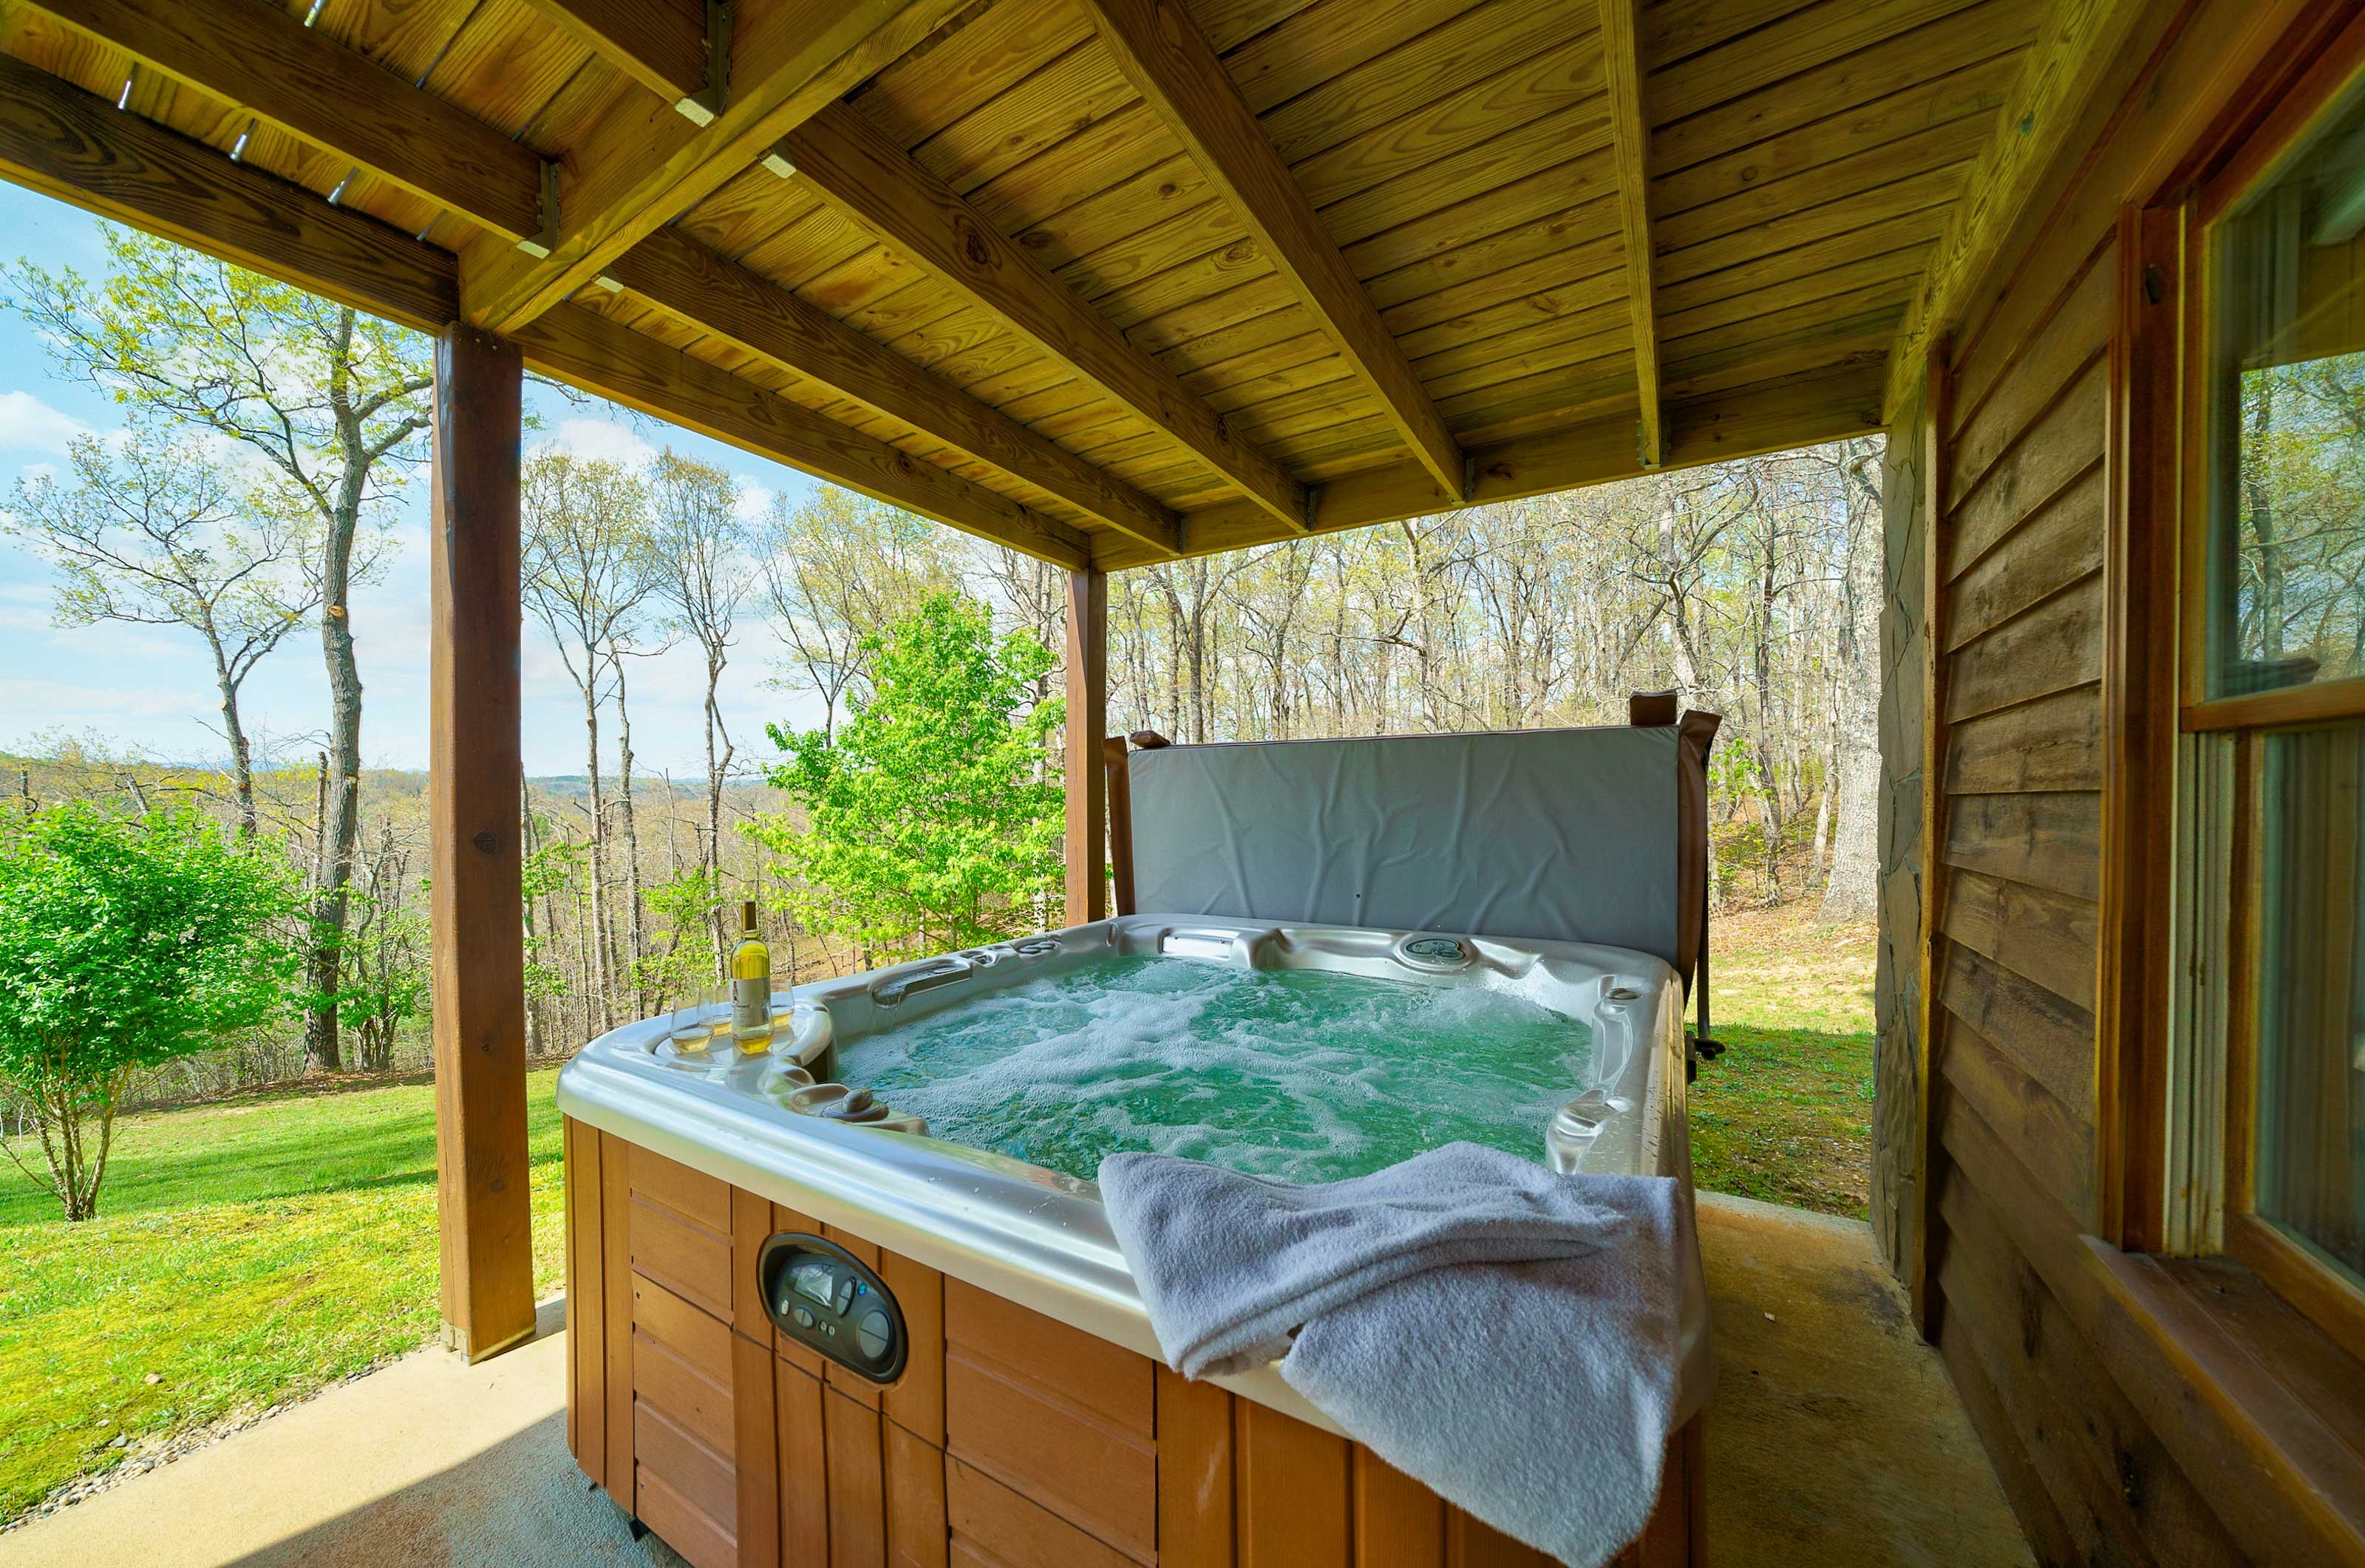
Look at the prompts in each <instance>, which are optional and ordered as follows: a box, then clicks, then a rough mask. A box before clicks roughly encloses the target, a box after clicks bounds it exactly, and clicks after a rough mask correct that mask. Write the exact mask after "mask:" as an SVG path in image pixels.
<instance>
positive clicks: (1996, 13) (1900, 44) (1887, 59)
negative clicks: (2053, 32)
mask: <svg viewBox="0 0 2365 1568" xmlns="http://www.w3.org/2000/svg"><path fill="white" fill-rule="evenodd" d="M2034 32H2035V17H2034V0H1988V4H1986V5H1984V6H1979V7H1978V9H1976V10H1970V11H1957V12H1955V13H1954V14H1952V15H1950V16H1946V17H1940V18H1938V19H1937V20H1936V21H1933V22H1927V23H1924V24H1923V25H1922V26H1921V27H1918V28H1914V29H1913V30H1912V31H1911V32H1908V33H1900V34H1899V35H1897V36H1896V37H1894V38H1891V39H1886V40H1884V41H1882V42H1880V43H1877V44H1874V45H1872V46H1870V47H1869V48H1866V49H1863V50H1857V51H1856V52H1855V53H1854V54H1851V55H1848V56H1846V57H1844V59H1839V60H1833V61H1827V62H1823V63H1822V64H1820V65H1816V66H1813V67H1811V68H1810V69H1808V70H1805V71H1801V72H1799V73H1798V74H1797V75H1794V76H1787V77H1784V78H1783V79H1782V80H1781V81H1779V82H1775V83H1771V84H1767V85H1765V86H1763V87H1759V88H1757V89H1755V90H1754V91H1753V92H1749V93H1745V94H1743V95H1741V96H1740V97H1737V98H1734V99H1732V101H1730V102H1728V103H1722V104H1719V105H1717V106H1715V107H1714V108H1710V109H1703V110H1701V111H1700V112H1699V113H1698V114H1694V115H1688V116H1686V117H1685V118H1682V119H1680V120H1674V121H1669V122H1665V123H1663V124H1661V125H1659V126H1658V127H1656V128H1655V129H1656V130H1657V132H1658V134H1657V135H1656V136H1654V137H1653V138H1652V140H1651V163H1652V173H1653V174H1655V175H1657V176H1659V177H1660V178H1662V179H1664V178H1665V177H1667V176H1668V175H1671V174H1677V173H1679V172H1681V171H1684V170H1687V169H1689V168H1690V167H1691V166H1692V165H1693V164H1695V163H1703V162H1708V161H1709V159H1712V158H1721V157H1722V156H1724V155H1725V154H1727V153H1730V152H1733V151H1738V150H1739V149H1741V148H1743V147H1751V146H1754V145H1755V144H1756V143H1758V142H1761V141H1770V140H1775V139H1777V138H1778V137H1782V136H1784V135H1787V134H1788V133H1790V132H1792V131H1797V130H1800V129H1805V128H1807V127H1810V126H1812V125H1814V124H1815V122H1817V121H1819V120H1827V119H1832V118H1833V117H1836V116H1844V115H1853V114H1855V112H1856V110H1857V109H1859V108H1860V107H1863V106H1865V105H1866V100H1867V99H1868V98H1873V97H1877V96H1886V95H1887V94H1886V93H1884V91H1883V90H1884V89H1887V90H1889V91H1890V92H1894V91H1897V90H1901V89H1903V88H1905V87H1907V86H1909V85H1911V84H1922V83H1930V84H1937V83H1941V82H1943V81H1945V79H1946V78H1948V77H1950V76H1952V75H1953V74H1954V73H1956V72H1957V71H1959V70H1961V69H1962V68H1963V67H1964V66H1966V65H1967V64H1969V63H1971V62H1975V61H1980V60H1986V59H1990V58H1991V57H1993V56H1995V55H1999V54H2011V53H2013V52H2014V51H2016V50H2020V49H2021V48H2023V46H2024V45H2025V44H2026V43H2027V42H2028V40H2029V39H2030V38H2031V37H2032V36H2034ZM1833 129H1839V128H1838V127H1836V126H1835V127H1834V128H1833Z"/></svg>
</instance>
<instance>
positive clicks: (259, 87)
mask: <svg viewBox="0 0 2365 1568" xmlns="http://www.w3.org/2000/svg"><path fill="white" fill-rule="evenodd" d="M28 5H29V6H31V7H32V8H33V9H36V10H39V11H43V12H46V13H47V14H49V15H50V16H51V17H55V18H57V20H59V21H60V22H62V23H63V24H64V25H65V26H67V27H68V28H73V30H74V31H76V32H78V33H81V34H84V36H86V37H89V38H92V39H96V40H98V41H99V42H101V43H105V44H111V45H113V46H114V47H115V48H118V49H120V50H123V51H124V52H125V53H127V54H129V55H130V56H131V57H132V59H134V60H136V61H138V62H140V64H142V65H144V66H147V67H149V68H150V69H151V70H154V71H157V72H160V73H163V74H164V75H166V76H170V77H172V78H174V80H176V81H181V82H185V83H187V84H190V85H191V86H194V87H198V88H202V89H203V90H205V91H206V92H207V93H210V94H212V95H215V96H216V97H219V98H223V99H226V100H228V101H229V102H230V103H232V104H235V105H237V106H239V107H240V108H241V109H244V110H246V111H247V112H249V113H251V114H252V115H254V116H256V117H257V118H261V119H263V121H265V122H266V123H268V124H271V125H274V126H276V127H278V128H279V129H282V130H285V131H286V132H288V133H289V134H291V135H293V136H296V137H297V138H299V139H301V140H305V141H308V142H309V143H311V144H312V145H313V146H315V147H319V148H321V149H323V150H325V151H329V152H331V153H334V154H335V155H336V156H338V157H340V158H347V159H351V160H352V161H353V162H354V163H356V164H358V165H359V166H360V167H362V168H364V169H367V170H369V171H370V172H371V173H372V174H378V175H381V176H383V177H384V178H386V179H388V180H391V181H392V182H394V183H395V184H396V185H400V186H402V187H403V188H404V189H406V190H409V191H412V192H415V193H417V194H418V195H420V196H424V197H425V198H427V199H428V200H429V201H432V202H435V203H437V204H439V205H441V206H443V207H450V208H451V209H452V210H454V211H455V212H457V213H459V214H461V215H462V216H463V217H465V218H468V219H470V220H471V221H472V222H475V223H478V224H481V225H483V226H484V227H486V228H488V229H489V230H493V231H495V232H496V233H498V234H500V235H502V236H504V237H506V238H508V239H510V240H522V239H527V238H530V237H532V236H533V235H535V234H538V233H539V232H541V230H542V227H543V213H542V160H541V159H540V158H537V157H536V156H535V155H534V153H533V151H532V149H531V148H528V147H525V146H522V145H521V144H520V143H518V142H515V141H512V140H510V139H509V138H508V137H506V136H503V135H502V134H501V133H500V132H499V131H498V130H496V129H493V128H492V127H491V126H489V125H487V124H486V123H485V122H484V121H482V120H480V119H477V118H476V117H475V116H473V115H470V114H468V113H467V112H466V111H465V110H464V109H462V108H460V107H459V106H456V105H454V104H451V103H447V102H446V101H444V100H443V99H442V98H439V97H437V96H436V95H434V94H432V93H429V92H426V91H424V90H422V89H420V88H418V87H414V86H412V85H411V84H409V83H408V82H405V81H404V80H403V79H402V78H400V77H399V76H397V75H395V74H394V73H392V72H390V71H387V70H385V69H383V68H382V67H380V66H378V65H376V64H375V63H374V62H371V61H370V60H369V59H368V58H367V57H365V56H364V55H362V54H360V53H358V52H356V51H354V50H350V49H347V48H346V47H345V46H344V45H342V44H341V43H339V42H337V41H336V40H335V39H332V38H330V37H329V36H328V35H327V34H325V33H321V32H318V31H315V30H314V29H312V28H308V27H306V26H305V25H304V24H303V23H302V22H301V21H299V20H297V18H296V17H293V16H291V15H290V14H288V13H287V12H286V11H284V10H281V9H279V8H278V7H277V6H264V5H257V4H255V0H28Z"/></svg>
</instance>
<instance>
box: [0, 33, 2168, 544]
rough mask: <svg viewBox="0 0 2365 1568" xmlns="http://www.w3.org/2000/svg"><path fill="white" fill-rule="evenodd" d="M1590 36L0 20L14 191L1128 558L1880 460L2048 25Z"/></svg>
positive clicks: (906, 492) (1013, 539)
mask: <svg viewBox="0 0 2365 1568" xmlns="http://www.w3.org/2000/svg"><path fill="white" fill-rule="evenodd" d="M1598 4H1599V5H1600V6H1608V7H1610V9H1609V10H1608V12H1607V13H1606V14H1605V13H1603V12H1601V11H1599V10H1597V3H1596V0H1189V3H1188V4H1186V5H1183V6H1177V5H1176V4H1174V3H1173V0H970V3H967V4H963V3H962V0H735V3H734V5H732V6H730V7H729V8H728V10H727V11H720V10H718V9H717V8H714V7H710V6H705V5H703V4H701V3H699V0H399V3H398V0H0V50H5V55H6V58H0V174H6V175H7V176H9V177H11V178H14V179H16V180H18V181H20V182H22V183H25V184H28V185H33V186H35V187H37V188H39V189H42V190H45V191H48V192H50V193H51V194H53V195H57V196H62V197H64V198H65V199H67V200H70V201H73V202H76V203H78V204H79V205H82V206H84V207H90V208H93V209H95V210H97V211H99V212H102V213H104V214H106V215H107V216H109V217H112V218H119V219H121V220H123V221H126V222H129V223H132V224H135V225H138V226H140V227H143V228H147V229H150V230H157V231H160V232H163V233H166V234H169V235H171V236H172V237H174V238H176V239H180V240H183V241H186V242H189V243H192V244H195V245H196V246H198V247H199V248H201V249H205V250H208V251H212V252H216V253H219V254H222V255H226V256H228V257H230V258H231V259H233V260H236V261H239V262H241V263H245V264H247V265H250V266H253V267H256V268H258V269H259V270H262V271H264V272H269V273H272V274H276V275H279V276H282V277H286V278H288V279H290V280H291V281H295V282H298V283H302V284H304V285H306V286H310V287H313V288H316V289H318V290H319V291H320V292H322V293H325V294H329V295H331V296H333V297H339V298H342V299H344V300H347V301H349V302H351V303H353V304H355V305H358V306H361V307H364V308H368V309H371V310H373V311H375V312H378V313H380V314H383V315H387V316H389V317H392V318H394V319H398V320H402V321H405V322H408V323H409V324H412V325H416V326H420V327H427V328H434V327H440V326H441V325H443V323H444V322H445V321H447V320H452V319H467V320H469V321H472V322H474V323H476V324H477V325H479V326H482V327H486V328H488V329H489V330H494V331H498V332H500V333H503V334H505V335H507V336H510V337H511V338H513V339H515V340H516V341H517V342H519V344H520V345H521V347H522V349H523V351H524V353H525V355H526V357H527V359H528V361H529V363H531V364H534V365H536V366H537V367H538V368H540V369H542V370H544V371H545V372H547V373H549V374H551V375H555V376H558V377H561V378H563V379H566V380H567V381H570V382H572V383H575V384H577V385H579V386H584V387H586V388H588V389H589V390H592V391H595V392H598V393H600V394H602V395H605V396H609V397H611V398H616V399H618V400H619V401H622V402H624V403H627V404H630V405H632V406H633V407H636V408H640V409H645V410H648V411H649V412H652V413H654V414H656V415H658V416H660V417H662V418H665V419H667V420H673V421H676V422H678V423H681V424H683V425H686V426H689V427H692V428H695V429H698V430H701V431H705V432H707V433H709V434H712V435H714V436H717V437H719V438H721V439H723V440H726V441H730V442H734V443H736V444H738V445H740V446H743V447H745V448H747V449H748V450H750V451H753V452H757V453H759V454H764V455H767V456H770V457H774V458H777V459H779V460H780V461H783V462H786V463H789V464H791V465H795V466H797V467H800V468H802V469H805V470H807V471H809V472H812V473H814V474H817V475H820V476H824V477H826V478H829V479H832V480H835V481H837V482H839V483H842V484H846V485H848V486H850V487H854V488H857V489H859V490H863V491H865V492H867V493H869V494H870V495H873V496H876V497H879V498H882V499H885V500H888V501H891V502H893V503H894V504H897V505H900V506H903V507H906V508H909V509H911V510H915V511H919V512H923V513H925V514H926V515H928V516H931V517H934V518H936V519H938V520H940V521H945V522H947V523H950V524H952V525H954V526H956V527H959V528H962V529H965V530H967V531H969V532H972V533H976V534H980V535H982V536H985V537H987V538H992V539H996V540H1000V541H1003V542H1004V543H1011V544H1013V545H1015V546H1016V547H1018V548H1020V549H1023V550H1026V551H1028V552H1031V553H1033V554H1037V555H1041V556H1044V557H1046V558H1048V559H1051V560H1055V561H1059V562H1061V563H1064V564H1066V565H1069V566H1084V565H1095V566H1104V567H1110V566H1130V565H1136V564H1139V563H1143V562H1147V561H1154V560H1158V559H1162V558H1166V557H1169V556H1171V555H1172V554H1176V553H1177V552H1188V553H1198V552H1205V551H1210V550H1219V549H1228V548H1235V547H1238V546H1240V545H1245V544H1250V543H1259V542H1263V541H1269V540H1273V539H1279V538H1283V537H1287V536H1289V535H1291V534H1294V533H1297V532H1305V531H1306V530H1308V529H1309V528H1310V529H1314V530H1328V529H1332V528H1341V527H1351V526H1356V525H1360V524H1364V523H1370V522H1376V521H1387V520H1391V519H1394V518H1399V517H1405V516H1411V515H1417V514H1419V513H1423V512H1430V511H1436V510H1445V509H1447V508H1451V507H1453V506H1456V505H1460V504H1464V503H1466V502H1474V501H1485V500H1493V499H1501V498H1512V497H1517V496H1522V495H1530V494H1535V493H1538V492H1541V491H1544V490H1550V489H1557V488H1564V487H1570V486H1574V485H1579V484H1584V483H1589V482H1595V481H1599V480H1603V479H1608V478H1615V477H1619V476H1625V475H1629V474H1631V473H1634V472H1637V471H1638V470H1639V469H1640V468H1642V467H1644V466H1647V465H1655V464H1659V463H1664V464H1668V465H1683V464H1690V463H1698V462H1706V461H1712V460H1715V459H1718V458H1722V457H1728V456H1737V455H1743V454H1748V453H1752V452H1758V451H1765V450H1768V449H1772V448H1777V447H1783V446H1789V445H1797V444H1801V443H1805V442H1813V441H1820V440H1826V439H1831V438H1833V437H1837V436H1841V435H1845V434H1849V433H1853V432H1856V431H1864V430H1866V429H1870V428H1874V427H1877V425H1879V424H1880V422H1881V420H1882V413H1883V409H1882V393H1883V371H1884V365H1885V364H1886V362H1887V361H1888V359H1889V355H1890V352H1891V348H1892V344H1893V342H1894V341H1895V340H1896V339H1897V338H1898V336H1899V334H1900V327H1901V326H1902V325H1903V324H1904V323H1905V320H1906V317H1907V314H1908V310H1909V307H1910V308H1912V309H1913V310H1914V311H1915V312H1916V320H1917V322H1918V321H1919V320H1920V319H1922V317H1923V316H1925V315H1927V314H1928V313H1930V312H1931V311H1933V309H1935V308H1938V307H1939V306H1940V305H1943V303H1944V299H1943V296H1944V291H1945V288H1947V287H1951V286H1954V285H1952V284H1950V283H1949V282H1948V281H1947V279H1948V278H1950V277H1952V276H1953V275H1954V274H1957V273H1959V272H1960V271H1961V270H1962V256H1963V253H1964V251H1965V247H1966V244H1967V243H1968V242H1969V241H1967V240H1966V239H1965V237H1964V236H1963V234H1962V233H1961V232H1960V230H1962V227H1963V220H1962V219H1961V218H1959V217H1958V216H1957V213H1956V208H1957V207H1958V206H1963V205H1966V204H1965V203H1964V198H1965V196H1966V192H1967V187H1968V186H1969V185H1970V181H1971V175H1972V173H1973V169H1974V166H1975V162H1976V163H1978V165H1979V166H1981V167H1986V166H1987V165H1989V164H1991V163H1993V162H1995V161H1996V156H1997V155H1996V152H1995V151H1994V147H1993V145H1991V144H1994V143H1996V142H1997V141H1998V140H1999V138H1998V120H1999V109H2000V107H2001V106H2003V105H2004V103H2005V102H2006V99H2007V97H2008V96H2009V97H2012V99H2013V103H2014V107H2015V110H2016V111H2017V109H2018V108H2019V106H2020V105H2021V103H2022V102H2023V99H2024V98H2025V96H2026V95H2027V93H2028V92H2029V91H2030V82H2031V80H2032V79H2034V78H2036V77H2037V76H2038V74H2039V73H2037V72H2036V71H2035V70H2034V69H2033V68H2032V66H2031V60H2032V56H2034V59H2035V60H2036V61H2037V62H2039V63H2042V62H2043V61H2044V60H2045V59H2046V57H2047V56H2048V55H2050V54H2052V53H2053V52H2054V50H2052V49H2051V47H2050V46H2051V45H2053V44H2055V43H2057V42H2059V41H2061V40H2059V39H2054V38H2048V39H2047V40H2046V42H2047V44H2048V48H2047V49H2046V50H2036V51H2032V50H2031V49H2030V47H2029V46H2030V44H2031V42H2032V40H2033V39H2034V38H2035V37H2036V34H2037V30H2038V27H2039V23H2040V17H2041V10H2040V6H2038V5H2037V3H2036V0H1817V3H1802V0H1658V3H1656V4H1651V5H1647V6H1642V5H1639V3H1638V0H1598ZM2125 8H2126V7H2124V6H2117V7H2112V6H2094V7H2087V8H2086V9H2087V10H2091V11H2096V12H2110V11H2113V10H2120V11H2124V9H2125ZM717 14H720V15H727V17H729V18H730V29H731V35H732V36H731V38H730V39H729V41H728V45H727V47H718V40H714V39H709V38H707V37H706V31H705V29H706V28H707V26H708V19H709V17H710V16H712V15H717ZM2081 14H2082V13H2081ZM2049 30H2050V31H2054V32H2057V31H2059V28H2057V27H2049ZM2078 42H2079V40H2078V39H2075V38H2071V39H2068V43H2069V44H2071V45H2075V44H2076V43H2078ZM2045 80H2046V81H2049V80H2051V77H2050V76H2047V77H2046V78H2045ZM2040 85H2041V83H2040ZM118 106H119V107H118ZM2015 122H2016V123H2017V117H2016V118H2015ZM2021 162H2023V163H2024V162H2026V160H2025V158H2024V157H2023V159H2022V160H2021ZM2015 166H2018V165H2015ZM2007 205H2008V204H2007ZM2006 216H2007V217H2008V216H2009V214H2008V213H2007V214H2006ZM1950 220H1951V221H1953V222H1954V223H1955V225H1956V232H1954V233H1949V231H1948V225H1949V222H1950ZM1942 237H1944V238H1945V239H1946V241H1947V244H1946V245H1945V247H1944V248H1943V254H1944V256H1945V262H1944V264H1943V266H1942V265H1941V264H1940V263H1939V262H1938V261H1937V260H1936V259H1935V258H1936V257H1937V256H1938V255H1939V254H1940V252H1941V247H1940V245H1939V241H1941V239H1942ZM1941 273H1943V274H1944V275H1940V276H1936V277H1935V280H1934V281H1933V274H1941Z"/></svg>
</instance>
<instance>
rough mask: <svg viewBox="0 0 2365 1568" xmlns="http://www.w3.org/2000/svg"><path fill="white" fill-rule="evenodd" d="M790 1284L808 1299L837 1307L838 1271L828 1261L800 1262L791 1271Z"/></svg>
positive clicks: (791, 1287)
mask: <svg viewBox="0 0 2365 1568" xmlns="http://www.w3.org/2000/svg"><path fill="white" fill-rule="evenodd" d="M789 1286H790V1289H792V1290H794V1291H795V1292H796V1293H797V1294H799V1295H801V1296H802V1297H804V1298H805V1299H806V1300H807V1301H810V1302H813V1303H815V1304H816V1305H821V1306H828V1307H835V1305H836V1303H835V1299H834V1298H835V1295H836V1294H837V1271H836V1270H835V1269H833V1268H831V1267H830V1266H829V1265H828V1264H826V1263H799V1264H797V1265H796V1266H795V1267H793V1268H791V1269H790V1271H789Z"/></svg>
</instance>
